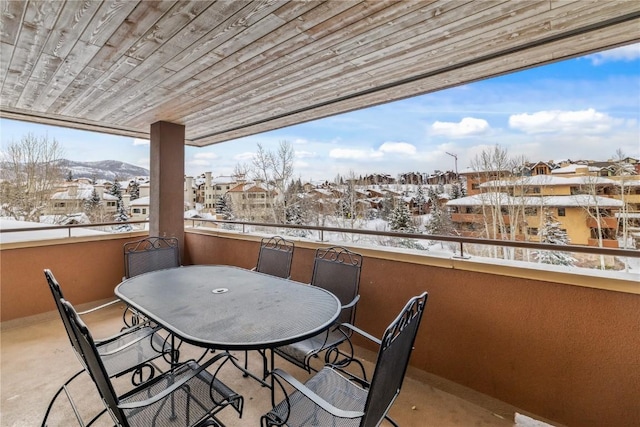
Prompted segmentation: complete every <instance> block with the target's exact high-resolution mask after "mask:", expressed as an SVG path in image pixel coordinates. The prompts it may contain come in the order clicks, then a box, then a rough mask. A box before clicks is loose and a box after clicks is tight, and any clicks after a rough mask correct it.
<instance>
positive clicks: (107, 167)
mask: <svg viewBox="0 0 640 427" xmlns="http://www.w3.org/2000/svg"><path fill="white" fill-rule="evenodd" d="M61 166H62V168H63V170H64V171H65V172H64V173H65V176H66V174H67V171H68V170H70V171H71V174H72V175H73V178H93V177H95V178H96V179H106V180H108V181H113V180H114V179H116V178H118V180H121V181H122V180H128V179H129V178H133V177H136V176H149V169H145V168H141V167H139V166H134V165H132V164H129V163H125V162H120V161H117V160H101V161H99V162H77V161H75V160H67V159H63V160H61Z"/></svg>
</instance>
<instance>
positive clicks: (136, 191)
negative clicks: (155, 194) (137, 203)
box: [129, 181, 140, 200]
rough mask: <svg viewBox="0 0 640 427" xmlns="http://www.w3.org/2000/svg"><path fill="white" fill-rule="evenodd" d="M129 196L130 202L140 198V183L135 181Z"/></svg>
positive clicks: (130, 187) (130, 188)
mask: <svg viewBox="0 0 640 427" xmlns="http://www.w3.org/2000/svg"><path fill="white" fill-rule="evenodd" d="M129 195H130V196H131V199H130V200H135V199H139V198H140V184H138V181H133V182H132V183H131V185H130V186H129Z"/></svg>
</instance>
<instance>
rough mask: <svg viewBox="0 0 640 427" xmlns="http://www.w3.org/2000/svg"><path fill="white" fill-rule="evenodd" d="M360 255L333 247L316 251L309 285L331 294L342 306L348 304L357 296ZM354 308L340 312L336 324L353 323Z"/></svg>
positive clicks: (360, 264)
mask: <svg viewBox="0 0 640 427" xmlns="http://www.w3.org/2000/svg"><path fill="white" fill-rule="evenodd" d="M361 269H362V255H360V254H357V253H355V252H351V251H350V250H348V249H346V248H343V247H340V246H333V247H330V248H319V249H317V250H316V255H315V259H314V262H313V273H312V275H311V284H312V285H313V286H317V287H319V288H322V289H326V290H328V291H329V292H331V293H333V294H334V295H335V296H336V297H338V299H339V300H340V303H341V304H342V305H346V304H349V303H350V302H351V301H353V299H354V298H355V297H356V296H357V295H358V289H359V287H360V270H361ZM355 315H356V309H355V306H353V307H351V308H348V309H344V310H342V313H341V314H340V318H339V319H338V322H340V323H345V322H346V323H352V324H353V323H354V320H355Z"/></svg>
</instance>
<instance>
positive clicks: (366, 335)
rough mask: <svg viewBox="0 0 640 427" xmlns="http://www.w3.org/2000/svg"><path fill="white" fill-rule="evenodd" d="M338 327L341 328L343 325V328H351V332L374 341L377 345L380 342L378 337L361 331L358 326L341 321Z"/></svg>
mask: <svg viewBox="0 0 640 427" xmlns="http://www.w3.org/2000/svg"><path fill="white" fill-rule="evenodd" d="M340 327H341V328H342V327H344V328H347V329H351V330H352V331H353V332H355V333H357V334H358V335H361V336H363V337H365V338H367V339H369V340H371V341H373V342H374V343H376V344H378V345H380V344H382V341H381V340H379V339H378V338H376V337H374V336H373V335H371V334H369V333H367V332H365V331H363V330H362V329H360V328H358V327H356V326H353V325H352V324H351V323H341V324H340Z"/></svg>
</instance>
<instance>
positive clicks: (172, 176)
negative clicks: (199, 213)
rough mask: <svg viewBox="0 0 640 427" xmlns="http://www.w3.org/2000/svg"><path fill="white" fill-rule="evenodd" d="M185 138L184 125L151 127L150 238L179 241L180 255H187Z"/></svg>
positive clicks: (169, 124)
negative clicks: (185, 247) (158, 237)
mask: <svg viewBox="0 0 640 427" xmlns="http://www.w3.org/2000/svg"><path fill="white" fill-rule="evenodd" d="M184 135H185V133H184V125H178V124H174V123H168V122H156V123H153V124H152V125H151V141H150V142H151V148H150V156H151V166H150V174H151V176H150V180H151V188H150V194H149V203H150V206H149V235H150V236H161V237H176V238H178V241H179V242H180V250H181V252H184ZM182 255H183V254H181V256H182Z"/></svg>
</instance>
